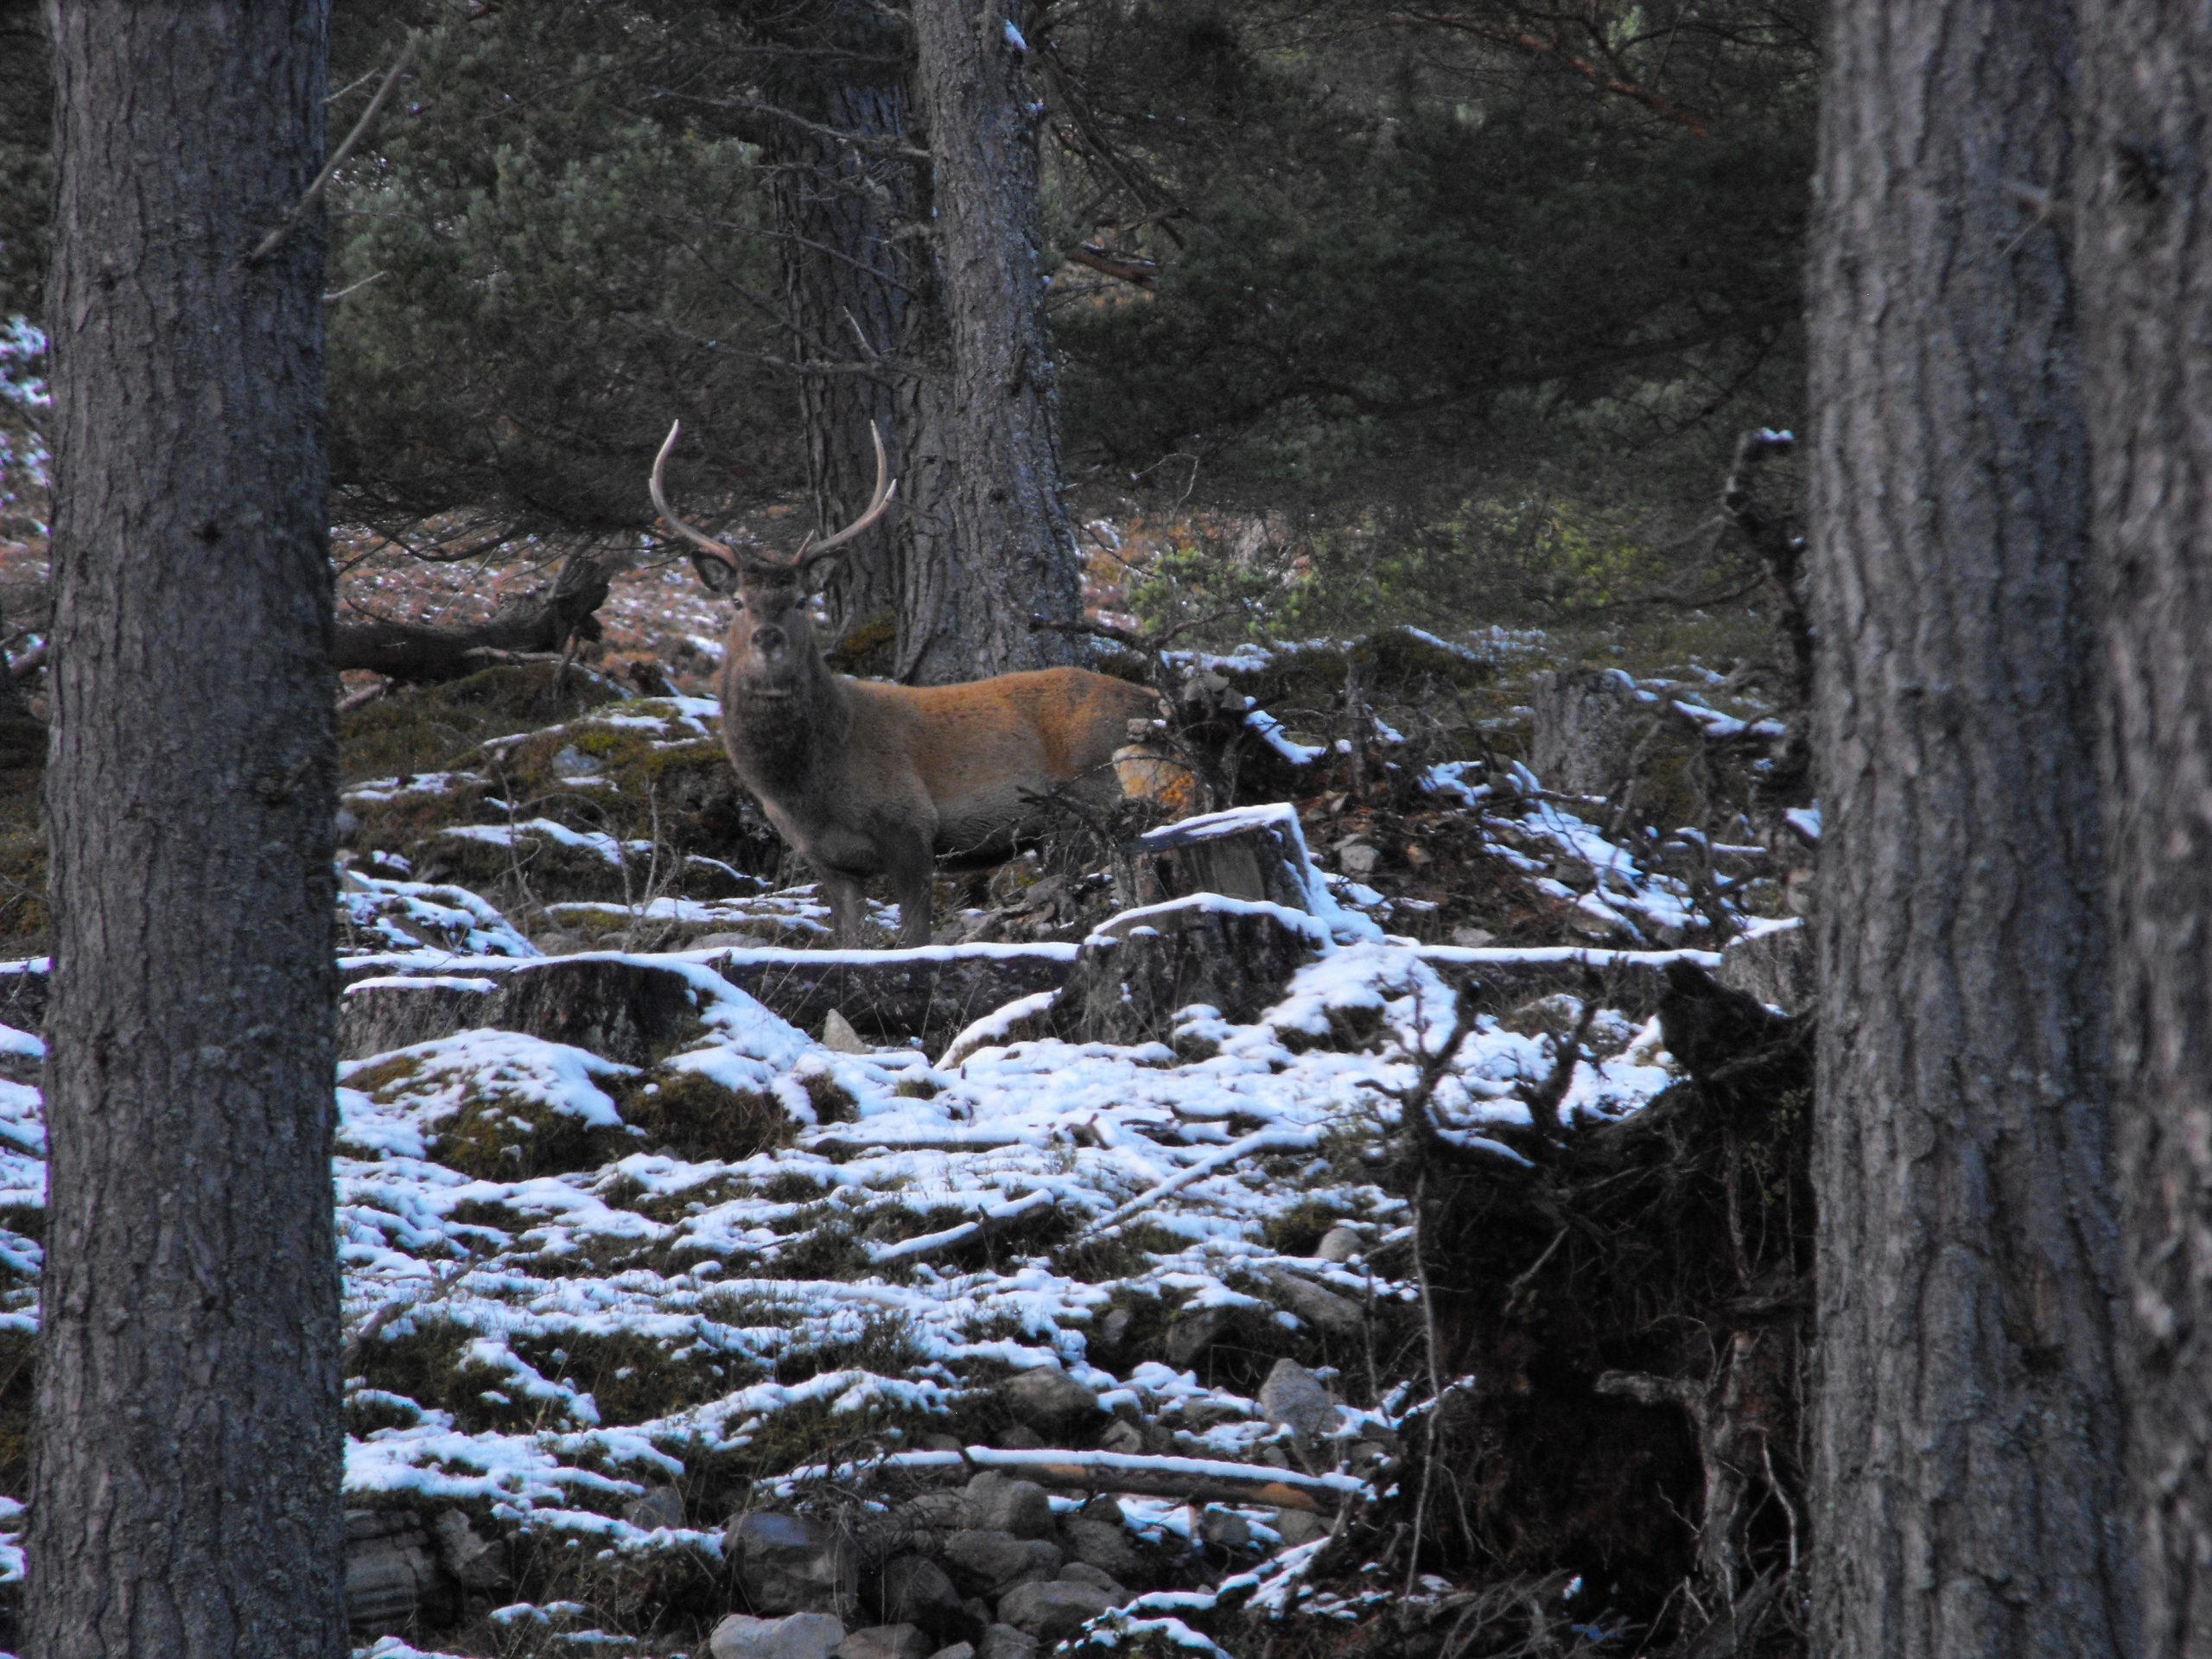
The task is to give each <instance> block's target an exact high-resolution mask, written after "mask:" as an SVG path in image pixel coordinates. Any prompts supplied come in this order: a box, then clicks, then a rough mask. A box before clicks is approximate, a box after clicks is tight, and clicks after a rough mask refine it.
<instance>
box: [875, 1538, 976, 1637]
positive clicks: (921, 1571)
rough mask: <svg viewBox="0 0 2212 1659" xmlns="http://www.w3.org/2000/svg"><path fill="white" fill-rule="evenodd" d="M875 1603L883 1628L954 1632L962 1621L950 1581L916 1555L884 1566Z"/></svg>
mask: <svg viewBox="0 0 2212 1659" xmlns="http://www.w3.org/2000/svg"><path fill="white" fill-rule="evenodd" d="M877 1599H878V1602H879V1603H880V1605H881V1607H882V1610H883V1619H884V1623H885V1624H918V1625H920V1626H921V1627H922V1628H923V1629H924V1630H936V1631H938V1632H943V1631H944V1630H950V1629H955V1628H957V1627H958V1626H959V1625H960V1624H962V1623H963V1620H964V1619H965V1618H966V1612H965V1609H964V1608H963V1605H962V1599H961V1595H960V1592H959V1591H958V1590H957V1589H956V1588H954V1587H953V1583H952V1580H951V1578H950V1576H949V1575H947V1573H945V1570H944V1568H943V1567H939V1566H938V1564H937V1563H936V1562H935V1561H932V1560H928V1559H927V1558H926V1557H924V1556H920V1555H894V1556H893V1557H892V1558H891V1560H888V1561H887V1562H885V1563H884V1567H883V1577H882V1579H881V1580H880V1590H879V1594H878V1597H877Z"/></svg>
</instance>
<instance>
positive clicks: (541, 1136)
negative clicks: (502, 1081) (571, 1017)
mask: <svg viewBox="0 0 2212 1659" xmlns="http://www.w3.org/2000/svg"><path fill="white" fill-rule="evenodd" d="M638 1147H639V1137H638V1136H636V1135H633V1134H632V1132H630V1131H629V1130H628V1129H626V1128H622V1129H607V1128H600V1127H598V1126H596V1125H594V1124H591V1123H588V1122H585V1121H584V1120H583V1119H582V1118H581V1117H578V1116H575V1115H574V1114H573V1113H569V1112H558V1111H555V1110H554V1109H552V1108H550V1107H549V1106H547V1105H545V1104H544V1103H543V1102H541V1101H537V1100H531V1099H527V1098H517V1097H515V1096H510V1095H505V1094H498V1093H486V1092H483V1091H480V1090H477V1089H476V1088H474V1087H473V1086H472V1087H471V1088H470V1089H469V1090H467V1093H466V1094H464V1095H463V1096H462V1098H461V1109H460V1110H459V1111H458V1112H456V1113H454V1116H451V1117H449V1118H448V1119H446V1120H445V1122H442V1123H441V1124H439V1125H438V1127H437V1131H436V1133H435V1135H434V1136H433V1137H432V1140H431V1142H430V1155H431V1156H432V1157H433V1158H435V1159H436V1160H437V1161H438V1162H440V1163H442V1164H443V1165H445V1166H447V1167H448V1169H457V1170H459V1171H460V1172H461V1173H462V1174H464V1175H474V1176H475V1177H477V1178H478V1179H480V1180H506V1181H518V1180H528V1179H531V1178H533V1177H535V1176H539V1175H568V1174H573V1173H576V1172H578V1171H581V1170H588V1169H597V1168H598V1167H599V1166H601V1164H605V1163H609V1162H612V1161H613V1160H615V1159H617V1158H622V1157H626V1156H627V1155H628V1154H631V1153H632V1152H635V1151H637V1150H638Z"/></svg>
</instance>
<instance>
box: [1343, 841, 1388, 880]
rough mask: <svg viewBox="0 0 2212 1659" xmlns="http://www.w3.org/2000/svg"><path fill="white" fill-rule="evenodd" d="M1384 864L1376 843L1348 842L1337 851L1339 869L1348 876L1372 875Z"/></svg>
mask: <svg viewBox="0 0 2212 1659" xmlns="http://www.w3.org/2000/svg"><path fill="white" fill-rule="evenodd" d="M1382 862H1383V855H1382V853H1381V852H1380V851H1379V850H1378V849H1376V846H1375V844H1374V842H1367V841H1357V840H1353V841H1347V842H1344V843H1343V844H1342V845H1341V846H1339V847H1338V849H1337V868H1338V869H1340V870H1342V871H1343V872H1344V874H1346V875H1372V874H1375V872H1376V869H1377V868H1379V867H1380V866H1381V864H1382Z"/></svg>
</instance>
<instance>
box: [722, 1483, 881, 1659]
mask: <svg viewBox="0 0 2212 1659" xmlns="http://www.w3.org/2000/svg"><path fill="white" fill-rule="evenodd" d="M726 1547H727V1548H728V1554H729V1556H730V1558H731V1559H732V1560H734V1561H735V1562H736V1563H737V1582H738V1586H739V1587H740V1588H741V1589H742V1590H743V1591H744V1592H745V1599H746V1600H747V1602H748V1603H749V1604H750V1605H752V1606H753V1607H754V1608H755V1609H757V1610H758V1611H760V1612H763V1613H800V1612H808V1613H835V1614H836V1616H837V1617H838V1618H840V1619H842V1618H847V1617H849V1616H850V1614H851V1613H852V1612H853V1611H854V1610H855V1608H856V1607H857V1606H858V1605H859V1603H860V1561H859V1557H858V1552H856V1551H855V1549H854V1548H853V1545H852V1541H851V1540H850V1539H849V1538H847V1537H846V1536H845V1535H843V1534H842V1533H841V1532H839V1531H837V1530H836V1529H835V1528H833V1527H829V1526H826V1525H824V1524H823V1522H819V1521H817V1520H816V1519H814V1518H813V1517H812V1516H804V1515H780V1514H777V1513H775V1512H774V1511H772V1510H757V1511H755V1512H754V1513H753V1514H751V1515H743V1516H739V1517H738V1518H737V1519H736V1520H735V1521H734V1522H731V1523H730V1527H729V1531H728V1536H727V1540H726ZM843 1639H844V1638H843V1632H842V1630H841V1631H840V1632H839V1635H838V1640H839V1641H842V1640H843ZM830 1645H831V1646H832V1647H834V1646H836V1643H831V1644H830Z"/></svg>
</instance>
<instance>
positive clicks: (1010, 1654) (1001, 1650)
mask: <svg viewBox="0 0 2212 1659" xmlns="http://www.w3.org/2000/svg"><path fill="white" fill-rule="evenodd" d="M976 1659H1037V1638H1036V1637H1033V1636H1031V1635H1029V1634H1028V1633H1027V1631H1024V1630H1016V1629H1014V1626H1013V1625H1011V1624H993V1625H990V1626H988V1627H987V1628H986V1629H985V1630H984V1631H983V1639H982V1643H980V1644H979V1645H978V1646H977V1648H976Z"/></svg>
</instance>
